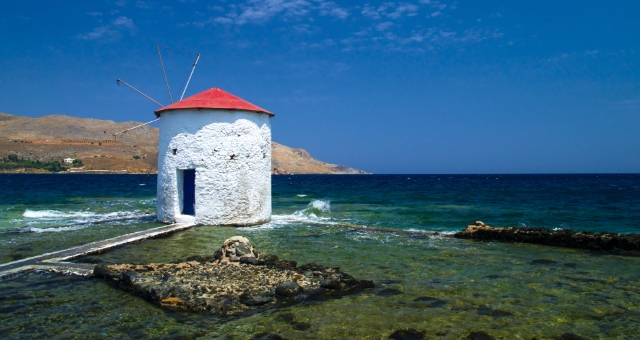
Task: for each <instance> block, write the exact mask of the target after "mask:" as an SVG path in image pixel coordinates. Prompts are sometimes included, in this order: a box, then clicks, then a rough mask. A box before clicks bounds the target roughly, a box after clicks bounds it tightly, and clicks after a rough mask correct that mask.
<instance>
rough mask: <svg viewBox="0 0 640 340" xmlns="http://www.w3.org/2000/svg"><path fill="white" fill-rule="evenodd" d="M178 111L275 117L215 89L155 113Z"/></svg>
mask: <svg viewBox="0 0 640 340" xmlns="http://www.w3.org/2000/svg"><path fill="white" fill-rule="evenodd" d="M178 109H221V110H243V111H253V112H258V113H266V114H268V115H271V116H273V113H271V112H269V111H267V110H265V109H263V108H261V107H258V106H255V105H253V104H251V103H249V102H248V101H246V100H243V99H241V98H238V97H236V96H234V95H232V94H231V93H229V92H225V91H223V90H221V89H219V88H215V87H214V88H212V89H208V90H206V91H203V92H200V93H198V94H195V95H193V96H191V97H188V98H185V99H183V100H181V101H179V102H175V103H173V104H171V105H167V106H165V107H163V108H160V109H158V110H156V111H154V112H155V113H156V116H158V117H160V113H161V112H163V111H169V110H178Z"/></svg>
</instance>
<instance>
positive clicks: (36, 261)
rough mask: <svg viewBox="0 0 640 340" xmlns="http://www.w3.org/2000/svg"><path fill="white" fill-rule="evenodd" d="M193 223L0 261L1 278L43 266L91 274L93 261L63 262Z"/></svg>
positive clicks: (60, 270) (72, 273) (59, 271)
mask: <svg viewBox="0 0 640 340" xmlns="http://www.w3.org/2000/svg"><path fill="white" fill-rule="evenodd" d="M193 226H195V223H174V224H169V225H165V226H162V227H158V228H153V229H148V230H143V231H137V232H135V233H131V234H126V235H122V236H118V237H114V238H110V239H106V240H102V241H97V242H92V243H87V244H84V245H81V246H77V247H73V248H69V249H64V250H59V251H54V252H52V253H46V254H42V255H37V256H33V257H29V258H26V259H21V260H17V261H13V262H9V263H4V264H0V280H3V279H8V278H11V277H13V276H16V275H18V274H20V273H23V272H26V271H31V270H46V271H52V272H56V273H65V274H71V275H80V276H91V275H93V268H94V267H95V264H87V263H71V262H65V261H68V260H71V259H73V258H76V257H79V256H84V255H89V254H95V253H100V252H103V251H105V250H109V249H112V248H115V247H119V246H122V245H125V244H129V243H133V242H137V241H141V240H145V239H149V238H154V237H160V236H165V235H169V234H172V233H174V232H176V231H181V230H186V229H189V228H191V227H193Z"/></svg>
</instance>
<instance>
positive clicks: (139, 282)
mask: <svg viewBox="0 0 640 340" xmlns="http://www.w3.org/2000/svg"><path fill="white" fill-rule="evenodd" d="M296 265H297V263H296V262H295V261H287V260H280V259H278V257H277V256H275V255H266V256H263V255H261V254H260V253H259V252H258V251H256V250H255V249H253V247H252V246H251V244H250V243H249V240H247V239H246V238H244V237H238V236H236V237H232V238H230V239H228V240H226V241H225V242H224V245H223V246H222V247H221V249H219V250H218V251H216V254H215V255H214V256H212V257H209V256H192V257H190V258H189V261H187V262H183V263H152V264H146V265H134V264H116V265H106V264H100V265H98V266H96V268H95V270H94V275H95V276H97V277H100V278H104V279H106V280H107V281H108V282H110V283H111V284H113V285H115V286H117V287H118V288H121V289H124V290H126V291H128V292H131V293H132V294H135V295H137V296H140V297H142V298H145V299H147V300H149V301H151V302H153V303H155V304H158V305H161V306H163V307H167V308H176V309H185V310H190V311H201V312H209V313H212V314H216V315H220V316H231V315H245V314H250V313H254V312H259V311H261V310H265V309H267V308H272V307H274V306H278V305H289V304H292V303H298V302H301V301H305V300H306V301H309V300H313V299H314V298H318V299H324V298H326V297H331V296H341V295H346V294H353V293H357V292H360V291H361V290H363V289H366V288H372V287H373V286H374V284H373V282H372V281H367V280H356V279H355V278H353V277H352V276H351V275H349V274H346V273H343V272H340V267H325V266H322V265H318V264H315V263H309V264H305V265H302V266H300V267H297V266H296ZM297 327H298V329H300V330H303V329H305V328H307V325H306V324H303V323H300V325H297ZM308 327H310V325H309V326H308Z"/></svg>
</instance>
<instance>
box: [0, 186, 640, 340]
mask: <svg viewBox="0 0 640 340" xmlns="http://www.w3.org/2000/svg"><path fill="white" fill-rule="evenodd" d="M0 185H2V188H3V189H4V190H3V194H2V195H1V196H0V230H2V232H0V249H1V250H0V260H1V261H2V262H8V261H11V260H13V259H18V258H21V257H25V256H32V255H36V254H41V253H45V252H47V251H52V250H57V249H63V248H67V247H69V246H70V245H75V244H82V243H86V242H90V241H94V240H98V239H103V238H106V237H112V236H116V235H121V234H126V233H129V232H132V231H135V230H142V229H146V228H152V227H156V226H159V225H160V224H159V223H157V222H154V221H153V217H152V216H150V215H152V214H153V213H154V211H155V177H151V178H150V179H149V181H148V182H147V181H145V176H135V175H114V176H110V175H2V176H0ZM639 193H640V175H455V176H449V175H433V176H432V175H393V176H383V175H375V176H275V177H273V214H274V216H273V221H272V222H271V223H269V224H266V225H263V226H259V227H252V228H228V227H227V228H222V227H197V228H194V229H191V230H188V231H185V232H181V233H177V234H174V235H172V236H170V237H167V238H162V239H153V240H147V241H144V242H140V243H138V244H133V245H128V246H125V247H121V248H117V249H114V250H112V251H109V252H106V253H103V254H100V255H93V256H88V257H85V258H81V259H78V261H80V262H89V263H97V262H106V263H111V262H127V263H148V262H164V261H178V260H181V259H184V258H186V257H188V256H191V255H194V254H210V253H213V251H214V250H215V249H216V248H218V247H219V246H220V244H221V243H222V241H223V240H224V239H225V238H227V237H230V236H233V235H246V236H248V237H250V238H251V239H252V240H253V242H254V243H255V244H256V245H257V247H258V249H260V250H264V251H267V252H270V253H274V254H277V255H279V256H280V257H281V258H289V259H295V260H298V262H299V263H304V262H311V261H315V262H318V263H323V264H330V265H340V266H341V268H342V270H344V271H346V272H348V273H350V274H352V275H354V276H355V277H357V278H363V279H372V280H374V281H375V282H376V283H377V287H376V288H375V289H373V290H369V291H366V292H364V293H362V294H359V295H356V296H349V297H344V298H342V299H337V300H332V301H326V302H323V303H303V304H301V305H298V306H293V307H288V308H285V309H279V310H275V311H270V312H266V313H261V314H258V315H253V316H251V317H248V318H242V319H232V320H220V319H216V318H214V317H212V316H210V315H203V314H193V313H186V312H176V311H169V310H164V309H161V308H159V307H156V306H154V305H151V304H149V303H147V302H146V301H144V300H141V299H139V298H136V297H133V296H130V295H128V294H127V293H125V292H122V291H119V290H116V289H114V288H112V287H110V286H109V285H107V284H105V283H104V282H102V281H100V280H97V279H78V278H73V277H66V276H58V275H53V274H46V273H31V274H27V275H23V276H21V277H18V278H15V279H12V280H7V281H2V282H0V306H1V307H0V335H1V336H2V337H3V338H86V337H91V338H198V337H200V338H221V339H243V338H244V339H249V338H251V337H252V336H253V335H254V334H257V333H262V332H270V333H277V334H280V335H282V336H283V337H285V338H290V339H301V338H307V339H336V338H337V339H343V338H370V339H380V338H386V337H387V336H388V335H389V334H391V333H392V332H393V331H395V330H397V329H403V328H405V329H406V328H414V329H417V330H421V331H426V332H427V334H428V338H435V339H460V338H462V337H465V336H466V335H467V334H469V333H470V332H472V331H485V332H487V333H488V334H491V335H492V336H494V337H496V338H522V339H531V338H534V337H535V338H538V339H547V338H555V337H558V336H561V335H563V334H566V333H571V334H575V335H579V336H582V337H585V338H607V339H609V338H619V339H635V338H640V330H638V327H637V325H638V322H640V290H639V288H638V287H640V270H638V268H639V265H640V258H638V257H630V256H619V255H603V254H598V253H591V252H588V251H582V250H574V249H562V248H554V247H545V246H538V245H526V244H504V243H493V242H485V243H479V242H474V241H468V240H457V239H452V238H448V237H407V236H405V235H404V234H395V233H386V232H363V231H352V230H349V229H348V228H344V227H340V226H339V225H340V224H344V223H348V224H355V225H366V226H376V227H385V228H397V229H412V230H424V231H440V232H444V233H450V232H455V231H459V230H461V229H463V228H464V227H465V226H466V225H467V224H468V223H469V222H471V221H474V220H482V221H484V222H485V223H487V224H490V225H494V226H522V225H527V226H533V227H538V226H545V227H549V228H568V229H575V230H591V231H613V232H621V233H631V232H634V233H638V232H640V230H639V229H640V225H639V224H638V223H637V221H639V220H640V195H638V194H639ZM418 236H419V235H418ZM541 259H544V260H548V261H544V263H541V261H535V260H541ZM433 298H435V299H437V300H434V299H433ZM416 299H417V301H415V300H416ZM283 314H287V315H288V318H291V316H293V318H294V319H295V320H296V321H298V322H308V323H310V325H311V328H310V329H308V330H305V331H301V330H296V329H294V328H293V327H292V326H291V324H290V323H288V322H286V321H284V320H286V319H288V318H287V317H283Z"/></svg>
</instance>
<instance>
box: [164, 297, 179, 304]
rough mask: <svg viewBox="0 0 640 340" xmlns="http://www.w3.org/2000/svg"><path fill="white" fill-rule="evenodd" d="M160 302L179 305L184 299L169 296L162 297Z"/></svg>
mask: <svg viewBox="0 0 640 340" xmlns="http://www.w3.org/2000/svg"><path fill="white" fill-rule="evenodd" d="M162 303H166V304H170V305H181V304H183V303H184V301H182V300H180V299H179V298H177V297H170V298H166V299H162Z"/></svg>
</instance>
